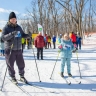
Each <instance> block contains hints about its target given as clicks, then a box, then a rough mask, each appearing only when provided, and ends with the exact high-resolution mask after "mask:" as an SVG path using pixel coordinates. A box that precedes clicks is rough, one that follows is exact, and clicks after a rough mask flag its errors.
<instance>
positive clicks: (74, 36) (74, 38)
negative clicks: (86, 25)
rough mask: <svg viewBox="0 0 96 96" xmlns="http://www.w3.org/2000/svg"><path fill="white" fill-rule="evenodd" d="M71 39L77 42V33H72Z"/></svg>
mask: <svg viewBox="0 0 96 96" xmlns="http://www.w3.org/2000/svg"><path fill="white" fill-rule="evenodd" d="M71 40H72V42H76V35H75V34H72V35H71Z"/></svg>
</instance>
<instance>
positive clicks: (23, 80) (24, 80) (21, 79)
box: [20, 76, 28, 83]
mask: <svg viewBox="0 0 96 96" xmlns="http://www.w3.org/2000/svg"><path fill="white" fill-rule="evenodd" d="M20 81H21V82H24V83H28V81H27V80H26V79H25V77H24V76H20Z"/></svg>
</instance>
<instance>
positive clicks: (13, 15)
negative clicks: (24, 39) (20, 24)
mask: <svg viewBox="0 0 96 96" xmlns="http://www.w3.org/2000/svg"><path fill="white" fill-rule="evenodd" d="M12 18H16V15H15V13H14V12H11V13H10V14H9V20H10V19H12Z"/></svg>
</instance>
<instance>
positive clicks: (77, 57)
mask: <svg viewBox="0 0 96 96" xmlns="http://www.w3.org/2000/svg"><path fill="white" fill-rule="evenodd" d="M76 56H77V61H78V68H79V73H80V78H81V79H82V76H81V71H80V65H79V59H78V54H77V51H76Z"/></svg>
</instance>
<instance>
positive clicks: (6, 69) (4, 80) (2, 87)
mask: <svg viewBox="0 0 96 96" xmlns="http://www.w3.org/2000/svg"><path fill="white" fill-rule="evenodd" d="M12 48H13V44H12V45H11V50H10V54H9V59H10V55H11V52H12ZM8 61H9V60H8ZM7 67H8V66H7ZM7 67H6V71H5V75H4V79H3V83H2V86H1V91H2V89H3V86H4V82H5V77H6V73H7V69H8V68H7Z"/></svg>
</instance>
